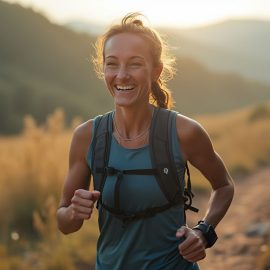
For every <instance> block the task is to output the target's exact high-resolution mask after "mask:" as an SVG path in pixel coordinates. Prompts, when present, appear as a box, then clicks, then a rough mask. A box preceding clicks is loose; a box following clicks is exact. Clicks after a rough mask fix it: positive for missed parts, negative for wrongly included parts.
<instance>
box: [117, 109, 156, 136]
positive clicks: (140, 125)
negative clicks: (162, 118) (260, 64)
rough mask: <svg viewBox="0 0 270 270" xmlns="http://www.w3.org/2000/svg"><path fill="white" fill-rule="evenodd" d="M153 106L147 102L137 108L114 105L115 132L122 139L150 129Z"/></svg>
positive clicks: (138, 134)
mask: <svg viewBox="0 0 270 270" xmlns="http://www.w3.org/2000/svg"><path fill="white" fill-rule="evenodd" d="M153 111H154V106H153V105H151V104H148V105H147V106H141V108H140V109H139V110H138V109H137V108H136V109H133V108H125V107H116V108H115V115H114V125H115V132H116V133H118V134H117V135H118V137H121V138H122V139H124V138H126V139H127V140H129V139H130V140H132V138H137V137H140V135H142V134H144V133H146V132H147V130H149V129H150V125H151V120H152V115H153Z"/></svg>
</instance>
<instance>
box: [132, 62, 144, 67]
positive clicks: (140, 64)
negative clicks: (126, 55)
mask: <svg viewBox="0 0 270 270" xmlns="http://www.w3.org/2000/svg"><path fill="white" fill-rule="evenodd" d="M131 66H133V67H140V66H142V63H137V62H136V63H132V64H131Z"/></svg>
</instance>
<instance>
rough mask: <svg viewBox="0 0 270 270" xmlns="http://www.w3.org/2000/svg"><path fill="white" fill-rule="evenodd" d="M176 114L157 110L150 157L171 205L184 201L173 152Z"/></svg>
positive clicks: (159, 182) (158, 180)
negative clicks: (173, 129) (173, 126)
mask: <svg viewBox="0 0 270 270" xmlns="http://www.w3.org/2000/svg"><path fill="white" fill-rule="evenodd" d="M174 114H176V112H174V111H171V110H167V109H163V108H156V109H155V111H154V115H153V121H152V125H151V129H150V142H149V145H150V155H151V161H152V167H153V168H156V169H157V170H158V172H159V173H158V174H157V175H156V179H157V182H158V184H159V186H160V189H161V190H162V191H163V193H164V195H165V196H166V198H167V200H168V201H169V202H170V203H178V202H179V200H182V198H183V197H182V188H181V182H180V179H179V174H178V172H177V168H176V165H175V161H174V156H173V150H172V147H173V145H172V135H171V132H172V125H173V119H175V117H173V115H174Z"/></svg>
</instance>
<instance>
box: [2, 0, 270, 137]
mask: <svg viewBox="0 0 270 270" xmlns="http://www.w3.org/2000/svg"><path fill="white" fill-rule="evenodd" d="M0 40H1V42H0V123H1V125H0V133H2V134H3V133H6V134H8V133H16V132H19V131H20V130H21V128H22V119H23V116H24V115H25V114H31V115H33V116H34V117H35V119H36V120H37V122H38V123H41V122H43V121H45V120H46V116H47V115H48V113H51V112H53V111H54V109H55V108H58V107H62V108H64V110H65V112H66V115H67V121H70V119H72V117H74V116H80V117H81V118H83V119H88V118H89V117H93V116H94V115H96V114H99V113H103V112H105V111H107V110H110V109H111V108H112V107H113V104H112V100H111V97H110V96H109V95H108V93H107V91H106V89H105V87H104V83H103V82H102V81H100V80H98V79H97V78H96V77H95V74H94V71H93V69H92V66H91V64H90V59H91V54H92V53H93V49H92V43H93V42H94V40H95V39H94V38H93V37H91V36H89V35H86V34H78V33H75V32H72V31H71V30H68V29H66V28H64V27H61V26H58V25H55V24H52V23H51V22H49V21H48V20H47V19H46V18H44V17H43V16H42V15H40V14H37V13H35V12H34V11H32V10H31V9H25V8H22V7H21V6H19V5H14V4H13V5H11V4H7V3H5V2H1V1H0ZM177 65H178V66H177V68H178V70H179V71H178V74H177V76H176V78H175V79H174V80H173V81H172V82H171V83H170V86H171V89H172V90H173V93H174V96H175V100H176V109H177V110H179V111H181V112H183V113H185V114H192V115H194V114H200V113H209V112H221V111H227V110H231V109H236V108H238V107H240V106H245V105H247V104H254V103H257V102H260V101H262V100H266V99H269V98H270V87H267V86H264V85H262V84H259V83H255V82H250V81H248V80H245V79H243V78H241V77H238V76H236V75H233V74H223V75H222V74H216V73H212V72H210V71H209V70H207V69H206V68H205V67H204V66H202V65H200V64H198V63H197V62H196V61H195V60H191V59H184V58H179V59H177Z"/></svg>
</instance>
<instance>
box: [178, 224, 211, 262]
mask: <svg viewBox="0 0 270 270" xmlns="http://www.w3.org/2000/svg"><path fill="white" fill-rule="evenodd" d="M176 237H177V238H180V237H184V238H185V240H184V241H183V242H182V243H181V244H179V245H178V250H179V253H180V254H181V255H182V256H183V258H184V259H185V260H187V261H189V262H197V261H199V260H202V259H204V258H205V256H206V253H205V248H206V240H205V239H204V236H203V235H202V233H201V232H200V231H199V230H192V229H190V228H188V227H186V226H182V227H181V228H180V229H178V230H177V232H176Z"/></svg>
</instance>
